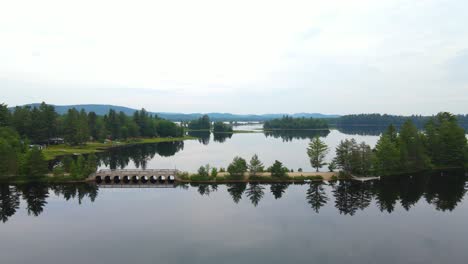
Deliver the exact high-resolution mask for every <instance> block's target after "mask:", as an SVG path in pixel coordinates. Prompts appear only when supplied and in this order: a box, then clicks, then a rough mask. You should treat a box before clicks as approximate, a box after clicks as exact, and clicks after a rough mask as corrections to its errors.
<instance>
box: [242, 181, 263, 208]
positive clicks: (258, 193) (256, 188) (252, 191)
mask: <svg viewBox="0 0 468 264" xmlns="http://www.w3.org/2000/svg"><path fill="white" fill-rule="evenodd" d="M264 189H265V187H264V186H263V185H262V184H260V183H250V184H249V187H248V188H247V190H246V191H245V193H246V195H247V197H249V199H250V201H251V202H252V204H253V205H254V206H257V205H258V203H259V202H260V200H261V199H262V198H263V195H264V194H265V192H264V191H263V190H264Z"/></svg>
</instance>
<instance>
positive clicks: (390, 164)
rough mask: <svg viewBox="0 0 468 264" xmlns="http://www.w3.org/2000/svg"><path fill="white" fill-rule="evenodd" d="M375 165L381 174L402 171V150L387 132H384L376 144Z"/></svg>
mask: <svg viewBox="0 0 468 264" xmlns="http://www.w3.org/2000/svg"><path fill="white" fill-rule="evenodd" d="M375 167H376V171H377V172H378V173H380V174H381V175H391V174H395V173H398V172H400V151H399V149H398V147H397V146H396V144H395V143H394V142H392V140H391V137H390V136H389V135H387V134H382V136H381V137H380V139H379V141H378V142H377V145H376V146H375Z"/></svg>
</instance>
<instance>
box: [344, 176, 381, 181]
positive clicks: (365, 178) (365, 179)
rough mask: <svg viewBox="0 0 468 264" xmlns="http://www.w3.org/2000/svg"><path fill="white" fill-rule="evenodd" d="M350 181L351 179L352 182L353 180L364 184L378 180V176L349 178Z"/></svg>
mask: <svg viewBox="0 0 468 264" xmlns="http://www.w3.org/2000/svg"><path fill="white" fill-rule="evenodd" d="M351 179H353V180H355V181H360V182H366V181H375V180H380V176H376V177H357V176H351Z"/></svg>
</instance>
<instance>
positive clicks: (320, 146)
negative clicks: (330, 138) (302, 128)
mask: <svg viewBox="0 0 468 264" xmlns="http://www.w3.org/2000/svg"><path fill="white" fill-rule="evenodd" d="M327 153H328V146H327V145H326V144H325V142H323V141H322V140H320V138H319V137H315V138H314V139H312V140H311V141H310V143H309V147H308V148H307V155H309V159H310V164H311V165H312V167H313V168H315V169H316V171H317V172H318V171H319V168H321V167H322V166H323V165H325V164H326V163H325V162H324V159H325V156H326V155H327Z"/></svg>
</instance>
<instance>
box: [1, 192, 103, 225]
mask: <svg viewBox="0 0 468 264" xmlns="http://www.w3.org/2000/svg"><path fill="white" fill-rule="evenodd" d="M51 191H52V192H54V194H55V195H56V196H58V197H60V196H63V198H64V199H65V200H67V201H68V200H70V199H76V200H77V201H78V203H79V204H81V202H82V200H83V199H84V198H85V197H88V198H89V199H90V201H91V202H94V201H95V199H96V198H97V195H98V188H97V186H95V185H90V184H66V185H53V186H48V185H45V184H40V183H34V184H32V183H31V184H24V185H18V186H10V185H5V184H0V219H1V221H2V222H3V223H5V222H7V221H8V219H9V218H10V217H12V216H13V215H14V214H15V213H17V211H18V209H19V207H20V200H22V201H23V202H24V203H25V204H26V206H25V209H26V211H27V213H28V215H31V216H39V215H40V214H41V213H43V211H44V210H45V207H46V205H47V199H48V198H49V196H50V195H49V192H51Z"/></svg>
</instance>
